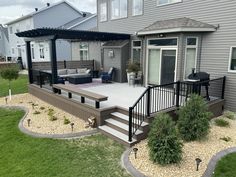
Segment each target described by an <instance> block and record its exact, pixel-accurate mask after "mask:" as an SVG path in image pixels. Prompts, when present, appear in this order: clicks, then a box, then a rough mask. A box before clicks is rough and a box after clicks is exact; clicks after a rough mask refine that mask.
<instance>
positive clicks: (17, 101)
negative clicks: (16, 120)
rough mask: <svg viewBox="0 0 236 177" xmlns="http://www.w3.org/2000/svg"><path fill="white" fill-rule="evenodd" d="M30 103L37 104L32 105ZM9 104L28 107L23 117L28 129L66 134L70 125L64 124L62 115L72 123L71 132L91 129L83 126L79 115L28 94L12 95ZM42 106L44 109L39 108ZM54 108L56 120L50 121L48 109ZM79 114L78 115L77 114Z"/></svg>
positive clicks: (1, 101)
mask: <svg viewBox="0 0 236 177" xmlns="http://www.w3.org/2000/svg"><path fill="white" fill-rule="evenodd" d="M32 103H34V104H36V105H37V106H35V107H34V109H33V107H32ZM1 105H4V106H5V105H6V104H5V98H0V106H1ZM8 105H9V106H24V107H26V108H28V109H29V114H28V116H27V117H26V118H25V120H24V122H23V125H24V127H25V128H27V129H28V130H30V131H32V132H35V133H41V134H51V135H52V134H68V133H72V130H71V125H70V124H67V125H64V117H66V118H67V119H69V120H70V122H71V123H72V122H73V123H74V130H73V133H78V132H83V131H89V130H92V128H85V124H86V122H85V121H84V120H82V119H80V118H79V117H75V116H73V115H71V114H69V113H67V112H64V111H63V110H61V109H58V108H56V107H54V106H52V105H50V104H48V103H46V102H44V101H42V100H40V99H38V98H36V97H34V96H33V95H30V94H20V95H15V96H13V97H12V100H11V101H10V100H8ZM42 107H44V108H45V109H44V110H41V109H40V108H42ZM49 109H53V110H54V116H55V117H57V120H56V121H50V120H49V116H48V110H49ZM36 111H39V112H40V114H37V115H36V114H34V113H35V112H36ZM78 116H79V115H78ZM28 119H30V120H31V124H30V127H28V123H27V120H28Z"/></svg>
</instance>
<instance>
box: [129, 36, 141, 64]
mask: <svg viewBox="0 0 236 177" xmlns="http://www.w3.org/2000/svg"><path fill="white" fill-rule="evenodd" d="M136 41H140V42H141V46H139V47H137V46H136V47H135V46H134V42H136ZM131 49H132V51H131V54H132V62H134V53H133V49H140V57H141V55H142V40H132V47H131ZM141 58H142V57H141ZM141 58H140V61H139V62H140V64H141Z"/></svg>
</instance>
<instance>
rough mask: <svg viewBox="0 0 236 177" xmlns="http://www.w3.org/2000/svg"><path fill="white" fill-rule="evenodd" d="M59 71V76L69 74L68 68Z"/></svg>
mask: <svg viewBox="0 0 236 177" xmlns="http://www.w3.org/2000/svg"><path fill="white" fill-rule="evenodd" d="M57 73H58V75H59V76H60V75H66V74H67V69H59V70H58V71H57Z"/></svg>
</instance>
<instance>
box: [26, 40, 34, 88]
mask: <svg viewBox="0 0 236 177" xmlns="http://www.w3.org/2000/svg"><path fill="white" fill-rule="evenodd" d="M26 54H27V63H28V74H29V83H30V84H32V83H33V70H32V58H31V46H30V41H26Z"/></svg>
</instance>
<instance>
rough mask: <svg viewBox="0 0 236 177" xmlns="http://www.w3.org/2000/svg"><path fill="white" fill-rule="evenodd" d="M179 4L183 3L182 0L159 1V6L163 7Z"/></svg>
mask: <svg viewBox="0 0 236 177" xmlns="http://www.w3.org/2000/svg"><path fill="white" fill-rule="evenodd" d="M177 2H182V0H157V5H158V6H161V5H166V4H173V3H177Z"/></svg>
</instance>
